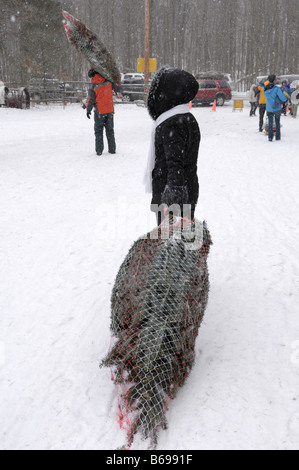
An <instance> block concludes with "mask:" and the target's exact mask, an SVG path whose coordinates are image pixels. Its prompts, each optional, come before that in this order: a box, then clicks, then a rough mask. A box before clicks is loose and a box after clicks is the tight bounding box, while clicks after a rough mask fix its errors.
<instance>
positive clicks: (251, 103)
mask: <svg viewBox="0 0 299 470" xmlns="http://www.w3.org/2000/svg"><path fill="white" fill-rule="evenodd" d="M250 105H251V109H250V116H255V112H256V103H254V102H252V101H251V102H250Z"/></svg>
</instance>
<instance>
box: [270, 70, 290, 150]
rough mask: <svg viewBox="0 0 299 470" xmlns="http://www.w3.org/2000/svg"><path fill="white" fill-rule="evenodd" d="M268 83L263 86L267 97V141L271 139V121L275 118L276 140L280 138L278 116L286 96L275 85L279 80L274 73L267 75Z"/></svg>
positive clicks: (272, 133)
mask: <svg viewBox="0 0 299 470" xmlns="http://www.w3.org/2000/svg"><path fill="white" fill-rule="evenodd" d="M268 80H269V82H270V83H269V84H268V85H267V86H266V87H265V97H266V98H267V106H266V111H267V115H268V122H269V141H270V142H272V141H273V137H274V132H273V122H274V119H275V123H276V140H280V139H281V135H280V117H281V109H282V108H281V105H282V104H283V103H285V102H286V101H287V100H288V98H287V97H286V96H285V95H284V93H283V90H282V89H281V88H280V87H279V86H277V83H278V82H279V80H278V79H277V78H276V75H269V77H268Z"/></svg>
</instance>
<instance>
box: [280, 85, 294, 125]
mask: <svg viewBox="0 0 299 470" xmlns="http://www.w3.org/2000/svg"><path fill="white" fill-rule="evenodd" d="M281 88H282V91H283V92H287V94H288V95H290V97H291V94H292V91H291V87H290V85H289V84H288V82H287V81H286V80H283V81H282V83H281ZM286 96H287V95H286ZM289 99H290V98H289ZM287 107H288V103H287V101H286V102H285V103H283V105H282V114H284V115H285V116H286V115H287Z"/></svg>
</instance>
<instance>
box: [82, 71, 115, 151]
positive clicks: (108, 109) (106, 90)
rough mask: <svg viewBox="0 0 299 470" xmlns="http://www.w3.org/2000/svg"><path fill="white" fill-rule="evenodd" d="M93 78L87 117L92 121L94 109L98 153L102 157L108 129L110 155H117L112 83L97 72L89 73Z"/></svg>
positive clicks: (88, 99)
mask: <svg viewBox="0 0 299 470" xmlns="http://www.w3.org/2000/svg"><path fill="white" fill-rule="evenodd" d="M88 76H89V78H91V83H92V85H91V87H90V89H89V92H88V98H87V117H88V119H90V115H91V112H92V110H93V109H94V131H95V142H96V153H97V155H102V153H103V150H104V139H103V133H104V128H105V129H106V136H107V141H108V150H109V153H112V154H114V153H116V144H115V135H114V116H113V115H114V107H113V95H112V83H111V82H109V81H108V80H106V79H105V78H103V77H102V76H101V75H100V74H99V73H97V72H96V71H95V70H93V69H91V70H89V72H88Z"/></svg>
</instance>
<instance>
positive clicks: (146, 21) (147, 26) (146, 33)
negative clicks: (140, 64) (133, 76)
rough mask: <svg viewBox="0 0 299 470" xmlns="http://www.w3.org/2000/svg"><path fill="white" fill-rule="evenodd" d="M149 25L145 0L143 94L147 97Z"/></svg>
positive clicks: (146, 0) (147, 1) (147, 0)
mask: <svg viewBox="0 0 299 470" xmlns="http://www.w3.org/2000/svg"><path fill="white" fill-rule="evenodd" d="M149 24H150V7H149V0H145V28H144V30H145V35H144V93H145V95H146V96H147V95H148V91H149V33H150V31H149Z"/></svg>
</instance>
